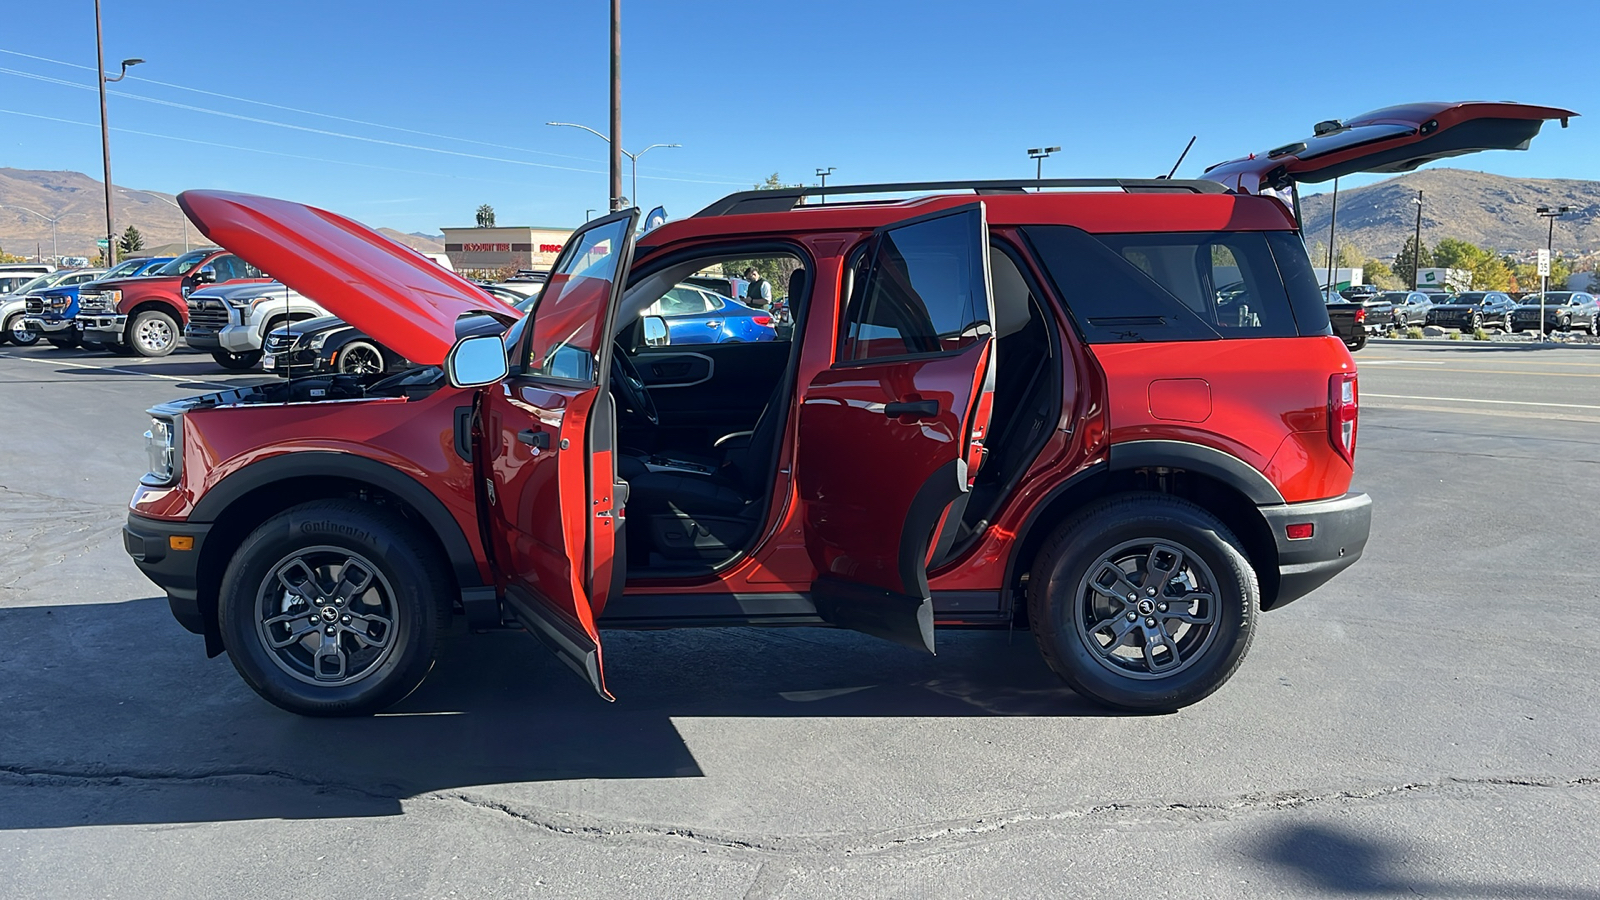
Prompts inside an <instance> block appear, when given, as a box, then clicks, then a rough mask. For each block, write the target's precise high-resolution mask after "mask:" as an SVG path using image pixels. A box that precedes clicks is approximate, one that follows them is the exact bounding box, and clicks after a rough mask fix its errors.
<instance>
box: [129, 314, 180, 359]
mask: <svg viewBox="0 0 1600 900" xmlns="http://www.w3.org/2000/svg"><path fill="white" fill-rule="evenodd" d="M181 334H183V329H181V328H179V327H178V320H177V319H174V318H173V317H172V316H170V315H168V314H167V313H164V312H162V311H161V310H159V309H147V310H145V311H144V312H141V313H139V314H138V315H136V316H134V317H133V321H131V322H129V323H128V333H127V337H126V344H125V346H126V347H127V348H128V349H129V350H131V351H133V353H134V354H135V355H137V356H142V357H144V358H146V359H154V358H156V357H161V356H166V355H168V354H169V353H171V352H172V351H173V350H175V349H177V347H178V336H179V335H181Z"/></svg>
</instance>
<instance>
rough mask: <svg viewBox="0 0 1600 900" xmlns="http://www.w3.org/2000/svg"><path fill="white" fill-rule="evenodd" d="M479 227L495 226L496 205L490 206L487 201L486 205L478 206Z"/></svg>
mask: <svg viewBox="0 0 1600 900" xmlns="http://www.w3.org/2000/svg"><path fill="white" fill-rule="evenodd" d="M478 227H479V228H493V227H494V207H492V206H490V205H489V204H487V203H485V204H484V205H482V206H480V207H478Z"/></svg>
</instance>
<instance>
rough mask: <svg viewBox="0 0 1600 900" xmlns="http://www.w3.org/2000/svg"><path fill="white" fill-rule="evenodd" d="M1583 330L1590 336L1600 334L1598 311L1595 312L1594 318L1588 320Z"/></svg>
mask: <svg viewBox="0 0 1600 900" xmlns="http://www.w3.org/2000/svg"><path fill="white" fill-rule="evenodd" d="M1584 331H1586V332H1588V334H1589V336H1590V337H1597V336H1600V313H1596V314H1595V316H1594V318H1592V319H1590V320H1589V324H1588V326H1587V327H1585V328H1584Z"/></svg>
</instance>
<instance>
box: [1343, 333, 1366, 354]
mask: <svg viewBox="0 0 1600 900" xmlns="http://www.w3.org/2000/svg"><path fill="white" fill-rule="evenodd" d="M1344 345H1345V346H1346V347H1348V348H1350V352H1351V353H1354V352H1356V351H1357V350H1360V349H1361V348H1362V347H1365V346H1366V345H1367V333H1366V331H1364V330H1363V331H1358V332H1356V336H1355V337H1353V338H1350V339H1348V340H1346V341H1345V342H1344Z"/></svg>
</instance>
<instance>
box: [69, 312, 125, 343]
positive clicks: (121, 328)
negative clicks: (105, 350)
mask: <svg viewBox="0 0 1600 900" xmlns="http://www.w3.org/2000/svg"><path fill="white" fill-rule="evenodd" d="M78 330H79V331H80V332H82V333H83V339H84V341H86V342H88V343H91V344H120V343H122V335H123V333H124V332H125V331H127V330H128V317H127V316H125V315H121V314H119V313H110V314H107V313H94V314H90V315H82V314H79V316H78Z"/></svg>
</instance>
